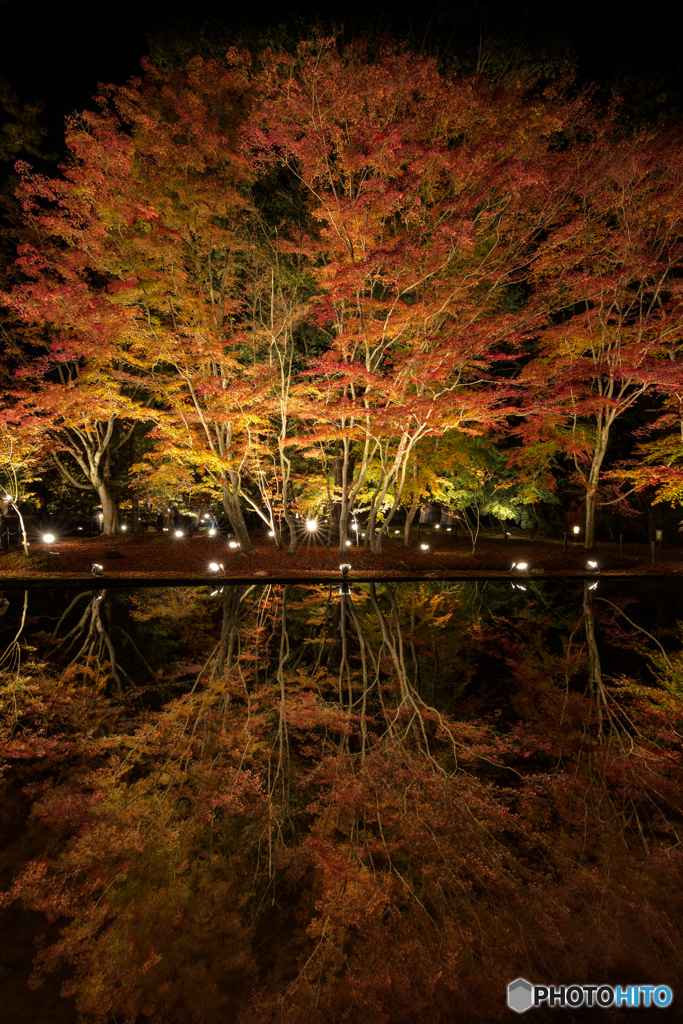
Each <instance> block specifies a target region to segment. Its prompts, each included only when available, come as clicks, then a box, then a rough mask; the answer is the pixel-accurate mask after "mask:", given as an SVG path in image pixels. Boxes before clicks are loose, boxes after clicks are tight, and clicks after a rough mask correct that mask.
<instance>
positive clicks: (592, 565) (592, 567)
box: [586, 561, 600, 572]
mask: <svg viewBox="0 0 683 1024" xmlns="http://www.w3.org/2000/svg"><path fill="white" fill-rule="evenodd" d="M586 568H587V569H588V572H600V566H599V565H598V563H597V562H591V561H589V562H586Z"/></svg>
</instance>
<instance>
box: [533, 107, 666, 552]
mask: <svg viewBox="0 0 683 1024" xmlns="http://www.w3.org/2000/svg"><path fill="white" fill-rule="evenodd" d="M553 187H555V188H558V189H560V190H562V191H566V195H567V199H568V201H567V203H566V204H565V205H564V206H562V205H559V206H558V209H559V210H561V214H562V215H561V216H559V217H558V219H557V221H556V222H555V223H554V224H552V225H549V230H548V234H547V237H546V238H545V240H544V242H543V246H542V252H541V253H540V254H539V256H538V257H537V259H536V261H535V262H534V265H533V279H534V281H535V284H536V287H537V288H538V289H539V291H542V292H543V293H544V294H545V296H546V301H547V302H548V305H549V309H551V310H552V312H551V315H550V317H549V319H548V321H547V323H546V326H545V328H544V330H543V331H542V332H541V333H540V336H539V351H538V355H537V356H536V358H534V359H532V360H531V362H530V363H529V365H528V366H527V367H526V368H525V369H524V371H523V373H522V375H521V378H520V383H521V384H522V385H523V387H524V393H525V396H526V401H525V407H526V408H527V410H528V411H529V412H530V414H531V415H530V420H529V427H528V433H527V436H528V437H530V438H533V439H534V440H538V439H539V438H544V439H545V441H546V442H551V441H554V442H555V443H556V447H557V448H559V449H561V450H564V451H565V452H567V453H568V454H569V455H570V457H571V458H572V460H573V463H574V467H575V470H576V472H577V474H578V477H579V479H580V480H581V482H582V484H583V487H584V488H585V495H586V530H585V546H586V548H588V549H592V548H593V547H594V546H595V530H596V517H597V515H598V512H599V508H600V484H601V478H602V473H603V467H604V464H605V459H606V457H607V454H608V448H609V443H610V439H611V437H612V433H613V429H614V426H615V424H616V423H617V421H622V422H623V420H624V417H625V414H626V413H627V412H628V411H629V410H631V409H634V407H636V406H637V404H638V403H639V402H640V400H641V399H642V398H643V396H645V395H646V394H647V395H648V396H649V397H650V401H655V400H656V397H657V396H658V395H663V396H665V397H666V396H669V397H673V396H674V395H675V394H677V393H680V388H681V363H680V344H681V335H682V332H683V306H681V301H680V279H679V267H680V261H681V225H682V222H683V220H682V219H683V162H682V158H681V149H680V145H679V143H678V141H677V139H676V138H675V137H674V136H672V135H669V136H667V135H664V134H662V135H638V136H635V137H626V136H625V135H624V133H623V132H621V131H619V129H618V127H617V125H616V124H615V122H614V119H613V118H611V117H607V118H605V119H598V118H592V119H590V120H589V121H588V122H587V123H586V125H585V126H584V131H583V132H582V133H580V134H579V135H577V136H574V137H572V136H571V135H570V136H568V137H567V140H566V148H565V152H564V166H563V164H562V162H561V161H558V177H557V178H556V179H555V181H554V183H553ZM664 411H665V409H662V412H664ZM650 422H654V419H651V420H650Z"/></svg>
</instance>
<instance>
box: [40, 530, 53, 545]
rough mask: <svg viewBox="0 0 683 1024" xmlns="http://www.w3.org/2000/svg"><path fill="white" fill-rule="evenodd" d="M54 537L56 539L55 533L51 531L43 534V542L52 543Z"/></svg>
mask: <svg viewBox="0 0 683 1024" xmlns="http://www.w3.org/2000/svg"><path fill="white" fill-rule="evenodd" d="M54 539H55V538H54V535H53V534H51V533H44V534H43V543H45V544H52V542H53V541H54Z"/></svg>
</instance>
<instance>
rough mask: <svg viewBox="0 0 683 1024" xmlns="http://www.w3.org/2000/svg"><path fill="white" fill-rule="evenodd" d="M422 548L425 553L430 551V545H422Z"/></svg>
mask: <svg viewBox="0 0 683 1024" xmlns="http://www.w3.org/2000/svg"><path fill="white" fill-rule="evenodd" d="M420 547H421V549H422V550H423V551H429V544H420Z"/></svg>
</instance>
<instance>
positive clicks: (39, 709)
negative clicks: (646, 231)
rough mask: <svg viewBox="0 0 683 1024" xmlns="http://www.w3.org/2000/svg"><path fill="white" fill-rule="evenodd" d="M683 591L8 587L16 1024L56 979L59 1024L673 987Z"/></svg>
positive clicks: (679, 912) (529, 586) (448, 585)
mask: <svg viewBox="0 0 683 1024" xmlns="http://www.w3.org/2000/svg"><path fill="white" fill-rule="evenodd" d="M680 589H681V584H680V581H679V580H666V579H661V578H660V579H654V580H652V581H642V580H640V581H624V580H614V579H600V578H596V579H595V580H592V581H589V582H586V583H583V582H581V581H576V580H571V581H545V580H535V579H533V578H528V579H527V578H521V579H519V580H518V581H515V583H509V582H505V583H504V582H493V581H490V580H489V581H467V582H439V581H429V582H405V583H363V584H359V583H354V584H345V583H343V582H340V583H336V584H334V585H302V584H298V583H297V584H291V585H274V584H265V585H262V584H258V585H252V586H247V585H244V586H234V585H231V586H230V585H229V586H221V585H220V581H217V582H215V583H214V584H213V585H211V586H206V587H202V588H187V587H168V588H159V589H146V590H145V589H140V590H124V589H118V590H117V589H109V588H108V589H102V590H95V589H93V590H91V589H89V590H84V591H76V590H66V589H49V590H48V589H46V590H39V591H36V590H32V591H30V592H28V591H27V592H23V591H19V590H15V591H6V592H5V600H6V601H7V604H5V605H4V613H3V615H2V617H1V618H0V638H1V639H2V641H3V642H2V649H3V650H4V651H5V653H4V656H3V662H2V698H3V716H4V719H3V722H4V724H3V733H2V741H1V742H2V753H3V755H4V757H5V760H6V764H7V767H6V772H5V776H4V782H3V785H4V789H3V802H2V806H3V833H4V845H5V851H4V854H3V861H2V878H3V888H5V889H7V890H8V892H9V896H8V899H14V900H15V902H14V903H12V905H11V906H12V910H11V914H12V915H13V916H11V917H10V918H8V919H7V922H6V926H7V928H8V930H9V933H10V935H9V941H10V943H13V945H11V947H10V946H8V947H7V948H8V949H10V948H11V951H12V954H11V955H12V958H13V959H12V967H11V970H10V968H9V967H6V968H5V974H6V975H7V983H8V984H10V982H11V990H12V992H13V993H14V995H13V996H12V997H11V998H10V1003H9V1004H8V1006H9V1009H8V1013H9V1016H8V1020H10V1021H11V1022H12V1024H19V1022H20V1021H22V1020H23V1019H26V1020H28V1019H29V1015H32V1016H33V1018H34V1019H35V1016H36V1015H37V1014H40V1013H41V1012H42V1003H41V999H45V1001H46V1005H47V1002H48V1001H49V1002H50V1005H51V1010H50V1012H51V1013H52V1014H53V1015H54V1012H55V1011H54V1001H55V999H56V998H57V993H58V991H59V990H61V991H62V995H63V1002H62V1003H61V1005H63V1006H64V1007H65V1013H64V1016H63V1018H60V1017H59V1014H57V1016H56V1017H54V1019H55V1020H58V1019H63V1020H71V1019H73V1015H74V1013H75V1012H76V1011H78V1012H80V1013H81V1014H83V1015H84V1018H85V1019H86V1020H92V1021H93V1022H94V1021H96V1020H100V1019H104V1017H102V1015H101V1007H102V1005H103V1004H104V1005H106V1007H107V1011H106V1012H107V1013H108V1014H109V1019H111V1020H114V1019H122V1020H123V1019H126V1020H131V1021H140V1024H142V1021H146V1020H148V1019H150V1018H151V1019H155V1020H161V1021H165V1020H169V1021H171V1020H174V1019H176V1016H177V1015H180V1016H179V1017H178V1019H180V1018H181V1017H182V1018H183V1019H187V1020H190V1021H197V1022H206V1024H213V1022H214V1021H216V1022H218V1021H221V1022H223V1021H233V1020H234V1021H235V1024H238V1022H241V1024H252V1022H253V1024H257V1022H258V1024H263V1022H266V1021H273V1022H275V1021H276V1020H277V1021H286V1022H290V1021H291V1022H292V1024H295V1022H296V1024H299V1022H303V1024H308V1022H310V1024H318V1022H320V1024H327V1022H328V1021H334V1022H336V1021H339V1022H340V1024H341V1021H344V1022H356V1021H358V1022H360V1021H365V1020H367V1019H368V1014H370V1015H371V1016H372V1017H374V1018H376V1019H377V1020H378V1021H384V1020H386V1021H391V1022H392V1024H395V1022H405V1024H409V1022H412V1021H414V1020H430V1021H439V1020H443V1021H448V1020H451V1019H454V1018H453V1016H452V1014H453V1006H454V1005H455V1003H456V1002H457V1005H458V1006H459V1007H460V1008H461V1010H462V1012H463V1014H464V1016H463V1019H467V1020H468V1021H477V1020H481V1021H497V1020H506V1019H507V1017H508V1015H509V1010H508V1009H507V1007H506V991H507V985H508V983H509V982H511V981H512V980H513V979H514V978H516V977H518V976H522V977H524V978H527V979H528V980H530V981H531V982H532V983H533V984H539V985H543V984H555V983H557V984H570V983H573V982H577V983H579V984H582V985H590V984H597V985H603V984H605V985H608V986H609V985H618V984H628V985H648V984H651V985H662V984H666V985H669V986H671V987H672V989H673V990H674V993H675V992H676V991H678V987H679V986H680V981H681V958H680V953H679V950H680V948H681V939H683V935H681V921H682V920H683V875H682V867H683V858H682V857H681V854H680V847H681V843H680V838H679V837H680V836H681V832H682V828H683V825H682V823H683V779H682V778H681V735H683V632H682V627H681V622H680V620H681V619H683V613H682V611H681V606H680ZM22 908H24V909H22ZM5 913H9V911H6V912H5ZM41 934H42V935H43V936H44V938H43V939H42V940H39V944H40V943H42V946H43V947H44V948H43V952H40V953H39V954H38V960H37V962H36V969H37V972H38V975H39V976H40V977H43V978H45V979H46V981H45V987H44V988H42V989H40V988H38V989H32V990H29V989H28V988H27V982H28V977H29V974H30V972H31V969H32V968H31V963H32V961H33V960H34V957H35V955H36V947H35V944H34V943H35V940H36V936H38V935H41ZM12 936H14V937H12ZM7 955H8V956H9V955H10V954H9V953H8V954H7ZM18 960H19V961H21V964H19V963H18ZM22 965H23V966H22ZM53 969H54V971H56V972H57V973H53ZM2 970H3V967H2V965H0V974H1V973H2ZM55 979H58V984H57V982H55ZM55 985H56V988H55ZM8 991H9V990H8ZM41 992H42V993H43V995H42V996H41ZM29 993H30V994H29ZM12 999H13V1000H14V1002H12ZM22 1000H24V1002H22ZM25 1000H28V1002H26V1001H25ZM675 1003H676V999H674V1005H673V1006H672V1007H670V1008H668V1009H662V1010H658V1011H657V1019H659V1020H667V1019H671V1020H673V1019H678V1018H677V1016H676V1014H677V1010H676V1005H675ZM21 1007H23V1009H22V1008H21ZM22 1013H23V1014H25V1016H24V1017H22ZM591 1013H592V1011H590V1010H588V1009H585V1008H584V1009H581V1007H579V1008H578V1009H576V1008H570V1007H569V1006H566V1007H565V1008H564V1009H563V1008H562V1007H556V1008H555V1009H554V1010H552V1011H550V1010H549V1009H547V1008H546V1009H544V1008H543V1007H539V1008H538V1009H537V1010H536V1011H535V1019H536V1020H545V1019H546V1017H545V1016H544V1014H547V1017H548V1019H549V1020H553V1021H569V1020H571V1021H575V1020H576V1021H579V1020H583V1019H587V1020H588V1019H591V1020H592V1019H593V1016H591ZM98 1014H99V1016H98ZM586 1015H587V1016H586ZM51 1019H52V1018H51Z"/></svg>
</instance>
